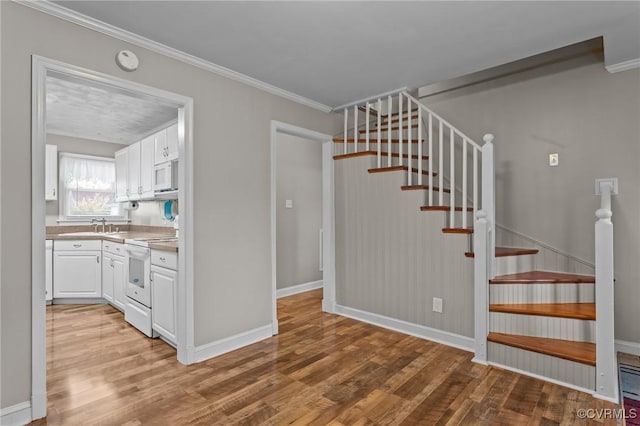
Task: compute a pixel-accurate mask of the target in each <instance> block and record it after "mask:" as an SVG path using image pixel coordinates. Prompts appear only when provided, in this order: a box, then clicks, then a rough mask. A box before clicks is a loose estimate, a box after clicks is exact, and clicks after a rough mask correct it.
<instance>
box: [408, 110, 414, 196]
mask: <svg viewBox="0 0 640 426" xmlns="http://www.w3.org/2000/svg"><path fill="white" fill-rule="evenodd" d="M407 114H408V115H407V117H408V118H409V120H408V121H409V122H411V121H412V119H411V117H412V114H411V98H409V97H407ZM411 160H412V158H411V126H409V129H408V130H407V165H408V166H409V167H408V168H407V185H409V186H411V185H412V184H413V183H412V180H413V176H412V171H411V165H412V163H413V162H412V161H411Z"/></svg>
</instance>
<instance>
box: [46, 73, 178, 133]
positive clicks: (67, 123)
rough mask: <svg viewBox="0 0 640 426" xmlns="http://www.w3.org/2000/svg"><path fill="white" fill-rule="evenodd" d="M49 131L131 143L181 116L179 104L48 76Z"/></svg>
mask: <svg viewBox="0 0 640 426" xmlns="http://www.w3.org/2000/svg"><path fill="white" fill-rule="evenodd" d="M46 111H47V116H46V118H47V133H53V134H58V135H65V136H73V137H77V138H82V139H91V140H98V141H104V142H113V143H119V144H130V143H133V142H136V141H138V140H140V139H142V138H143V137H145V136H147V135H149V134H150V133H151V132H152V131H153V130H156V129H158V128H159V127H160V126H162V125H164V124H166V123H168V122H169V121H173V120H176V119H177V118H178V110H177V109H176V108H175V107H170V106H166V105H162V104H159V103H158V102H155V101H152V100H148V99H142V98H139V97H135V96H132V95H130V94H127V93H123V92H119V91H115V90H114V89H110V88H107V87H106V86H100V85H98V84H95V83H89V82H87V81H84V80H80V79H71V78H65V79H62V78H57V77H53V76H47V109H46Z"/></svg>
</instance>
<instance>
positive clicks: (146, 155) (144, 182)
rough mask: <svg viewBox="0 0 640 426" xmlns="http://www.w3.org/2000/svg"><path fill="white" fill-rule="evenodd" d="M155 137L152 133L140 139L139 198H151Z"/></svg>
mask: <svg viewBox="0 0 640 426" xmlns="http://www.w3.org/2000/svg"><path fill="white" fill-rule="evenodd" d="M154 149H155V137H154V136H153V135H151V136H149V137H147V138H144V139H142V140H141V141H140V190H141V191H140V198H141V199H142V200H152V199H153V197H154V192H153V165H154Z"/></svg>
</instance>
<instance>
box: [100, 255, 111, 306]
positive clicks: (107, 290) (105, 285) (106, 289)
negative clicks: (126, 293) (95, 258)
mask: <svg viewBox="0 0 640 426" xmlns="http://www.w3.org/2000/svg"><path fill="white" fill-rule="evenodd" d="M102 297H103V298H104V299H105V300H106V301H107V302H109V303H111V304H113V255H112V254H109V253H105V252H104V251H103V252H102Z"/></svg>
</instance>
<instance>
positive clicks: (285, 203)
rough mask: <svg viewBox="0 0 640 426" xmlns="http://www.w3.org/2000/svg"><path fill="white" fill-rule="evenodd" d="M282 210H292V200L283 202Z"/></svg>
mask: <svg viewBox="0 0 640 426" xmlns="http://www.w3.org/2000/svg"><path fill="white" fill-rule="evenodd" d="M284 208H285V209H292V208H293V200H284Z"/></svg>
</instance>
